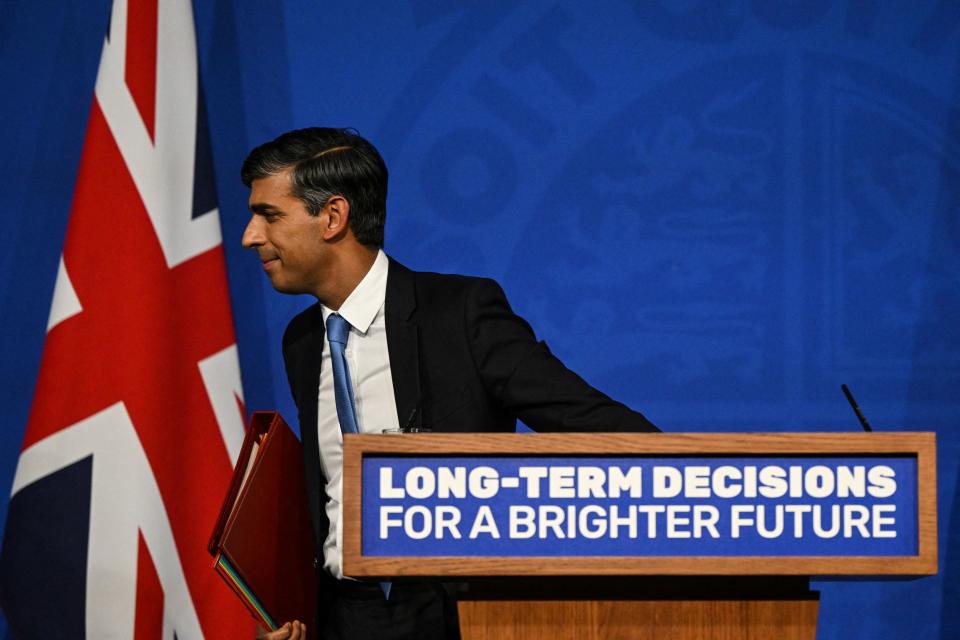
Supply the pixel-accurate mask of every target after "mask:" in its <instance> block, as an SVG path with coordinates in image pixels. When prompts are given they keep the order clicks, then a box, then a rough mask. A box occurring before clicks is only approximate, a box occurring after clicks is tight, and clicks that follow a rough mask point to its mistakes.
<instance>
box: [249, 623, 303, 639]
mask: <svg viewBox="0 0 960 640" xmlns="http://www.w3.org/2000/svg"><path fill="white" fill-rule="evenodd" d="M306 637H307V625H305V624H303V623H302V622H300V621H299V620H294V621H293V622H288V623H286V624H285V625H283V626H282V627H280V628H279V629H277V630H276V631H267V630H266V629H264V628H263V627H262V626H260V625H257V640H306Z"/></svg>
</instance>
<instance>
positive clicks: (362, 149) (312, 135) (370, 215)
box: [240, 127, 387, 247]
mask: <svg viewBox="0 0 960 640" xmlns="http://www.w3.org/2000/svg"><path fill="white" fill-rule="evenodd" d="M287 168H292V171H291V182H292V184H293V195H295V196H297V197H298V198H300V200H302V201H303V203H304V205H306V208H307V211H308V212H309V213H310V215H314V216H316V215H320V211H321V210H322V209H323V207H324V206H325V205H326V204H327V201H329V200H330V198H332V197H333V196H342V197H343V198H344V199H346V201H347V202H348V203H350V218H349V219H350V229H351V230H352V231H353V235H354V236H356V238H357V240H358V241H359V242H361V243H362V244H365V245H367V246H374V247H382V246H383V227H384V224H386V221H387V165H386V164H384V162H383V158H381V157H380V154H379V153H378V152H377V149H376V147H374V146H373V145H372V144H370V143H369V142H367V141H366V140H365V139H364V138H362V137H361V136H360V134H358V133H357V132H356V130H354V129H330V128H326V127H311V128H309V129H297V130H296V131H289V132H287V133H285V134H283V135H282V136H280V137H279V138H277V139H276V140H272V141H270V142H267V143H265V144H262V145H260V146H259V147H257V148H256V149H254V150H253V151H251V152H250V155H248V156H247V159H246V160H244V161H243V168H242V169H241V170H240V179H241V180H243V184H245V185H247V186H248V187H249V186H250V185H251V184H252V183H253V181H254V180H257V179H259V178H266V177H267V176H271V175H274V174H276V173H279V172H280V171H283V170H284V169H287Z"/></svg>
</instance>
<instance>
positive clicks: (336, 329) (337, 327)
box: [327, 313, 350, 346]
mask: <svg viewBox="0 0 960 640" xmlns="http://www.w3.org/2000/svg"><path fill="white" fill-rule="evenodd" d="M349 336H350V323H349V322H347V321H346V319H344V317H343V316H341V315H340V314H337V313H331V314H330V315H329V316H328V317H327V340H329V341H330V342H337V343H339V344H342V345H343V346H347V338H348V337H349Z"/></svg>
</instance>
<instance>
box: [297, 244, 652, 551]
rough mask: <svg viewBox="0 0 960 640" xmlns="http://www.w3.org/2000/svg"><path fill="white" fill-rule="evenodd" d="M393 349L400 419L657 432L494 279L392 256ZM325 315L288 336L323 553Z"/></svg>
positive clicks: (436, 427) (464, 427) (303, 317)
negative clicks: (420, 268) (599, 386)
mask: <svg viewBox="0 0 960 640" xmlns="http://www.w3.org/2000/svg"><path fill="white" fill-rule="evenodd" d="M385 316H386V330H387V350H388V352H389V355H390V370H391V373H392V376H393V390H394V395H395V397H396V402H397V414H398V418H399V422H400V425H401V426H403V427H406V426H419V427H424V428H428V429H431V430H432V431H438V432H456V433H460V432H471V431H488V432H498V431H502V432H512V431H514V430H515V429H516V419H517V418H520V419H522V420H523V421H524V422H525V423H527V424H528V425H530V427H531V428H533V429H536V430H538V431H572V432H575V431H658V429H657V428H656V427H655V426H653V425H652V424H651V423H650V422H649V421H648V420H647V419H646V418H644V417H643V416H642V415H640V414H639V413H637V412H635V411H631V410H630V409H629V408H627V407H626V406H624V405H623V404H621V403H619V402H615V401H614V400H611V399H610V398H609V397H607V396H606V395H604V394H603V393H600V392H599V391H597V390H596V389H594V388H593V387H591V386H590V385H589V384H587V383H586V382H585V381H584V380H583V379H582V378H580V377H579V376H578V375H577V374H575V373H573V372H572V371H570V370H569V369H567V368H566V367H565V366H563V363H561V362H560V361H559V360H558V359H557V358H556V357H554V356H553V354H551V353H550V350H549V349H548V348H547V345H546V344H545V343H543V342H538V341H537V339H536V337H535V336H534V333H533V331H532V330H531V328H530V325H528V324H527V323H526V322H525V321H524V320H523V319H522V318H520V317H519V316H517V315H516V314H514V313H513V311H512V310H511V309H510V305H509V304H508V303H507V299H506V296H504V293H503V290H502V289H501V288H500V285H498V284H497V283H496V282H494V281H493V280H489V279H485V278H471V277H467V276H456V275H443V274H437V273H424V272H414V271H411V270H409V269H407V268H406V267H404V266H403V265H401V264H399V263H397V262H394V261H392V260H391V262H390V270H389V272H388V275H387V295H386V302H385ZM323 334H324V326H323V315H322V313H321V310H320V305H319V304H315V305H313V306H312V307H310V308H308V309H306V310H305V311H303V312H302V313H300V314H299V315H297V316H296V317H295V318H294V319H293V320H292V321H291V322H290V324H289V326H288V327H287V330H286V333H285V334H284V337H283V357H284V362H285V364H286V370H287V378H288V380H289V382H290V389H291V391H292V392H293V398H294V401H295V402H296V405H297V409H298V412H299V419H300V435H301V439H302V440H303V455H304V469H305V473H306V480H307V496H308V499H309V502H310V513H311V516H312V518H313V525H314V532H315V534H316V537H317V549H318V550H320V549H322V548H323V541H324V540H325V539H326V536H327V529H328V526H329V525H328V522H327V518H326V511H325V509H324V503H325V501H326V495H325V493H324V481H323V478H322V477H321V471H320V451H319V448H318V442H317V390H318V388H319V384H320V362H321V352H322V349H323Z"/></svg>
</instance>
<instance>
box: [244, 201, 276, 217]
mask: <svg viewBox="0 0 960 640" xmlns="http://www.w3.org/2000/svg"><path fill="white" fill-rule="evenodd" d="M250 211H253V212H254V213H259V214H260V215H266V214H268V213H274V212H277V213H279V212H280V210H279V209H277V208H276V207H274V206H273V205H269V204H267V203H265V202H254V203H252V204H251V205H250Z"/></svg>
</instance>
